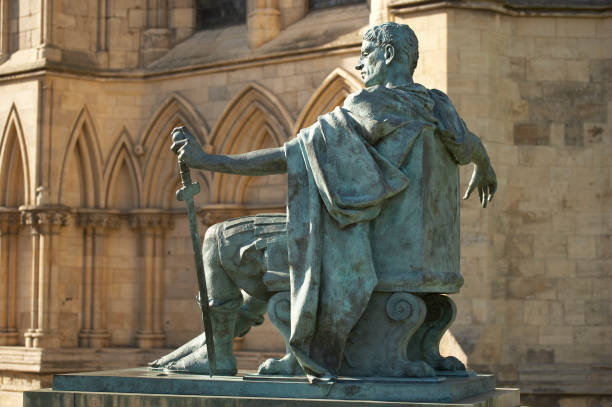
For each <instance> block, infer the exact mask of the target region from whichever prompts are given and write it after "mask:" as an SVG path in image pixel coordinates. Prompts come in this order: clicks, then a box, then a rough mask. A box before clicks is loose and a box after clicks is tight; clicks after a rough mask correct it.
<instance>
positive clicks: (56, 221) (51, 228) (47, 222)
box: [20, 205, 70, 234]
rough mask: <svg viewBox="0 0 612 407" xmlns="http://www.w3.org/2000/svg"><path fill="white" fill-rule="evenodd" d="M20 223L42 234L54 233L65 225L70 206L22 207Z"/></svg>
mask: <svg viewBox="0 0 612 407" xmlns="http://www.w3.org/2000/svg"><path fill="white" fill-rule="evenodd" d="M20 209H21V224H22V225H29V226H32V228H33V229H34V230H35V231H37V232H38V233H42V234H55V233H57V232H58V231H59V229H60V228H62V227H64V226H67V225H68V221H69V215H70V208H68V207H67V206H59V205H58V206H36V207H22V208H20Z"/></svg>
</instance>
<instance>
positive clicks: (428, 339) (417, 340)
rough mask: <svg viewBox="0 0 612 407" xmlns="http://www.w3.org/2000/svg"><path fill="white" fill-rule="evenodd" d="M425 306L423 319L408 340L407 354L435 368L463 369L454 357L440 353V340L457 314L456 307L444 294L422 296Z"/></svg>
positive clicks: (447, 369) (462, 365)
mask: <svg viewBox="0 0 612 407" xmlns="http://www.w3.org/2000/svg"><path fill="white" fill-rule="evenodd" d="M423 300H424V301H425V305H426V306H427V315H426V317H425V321H424V322H423V324H422V325H421V326H420V328H419V329H418V331H417V332H416V333H415V335H414V336H413V337H412V339H411V340H410V343H409V345H408V354H409V355H410V357H411V358H414V359H420V360H423V361H425V362H427V364H429V365H430V366H431V367H433V368H434V369H436V370H441V371H445V370H446V371H449V370H450V371H456V370H465V365H464V364H463V363H462V362H461V361H460V360H459V359H457V358H456V357H454V356H448V357H444V356H442V355H440V340H441V339H442V335H444V332H446V330H447V329H448V328H449V327H450V326H451V324H452V323H453V321H454V320H455V316H456V315H457V307H456V306H455V303H454V302H453V300H451V299H450V297H448V296H446V295H441V294H429V295H426V296H425V297H423Z"/></svg>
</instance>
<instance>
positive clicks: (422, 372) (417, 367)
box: [404, 360, 436, 377]
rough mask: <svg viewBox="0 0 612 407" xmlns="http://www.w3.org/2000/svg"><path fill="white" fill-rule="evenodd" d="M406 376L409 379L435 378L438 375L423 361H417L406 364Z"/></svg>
mask: <svg viewBox="0 0 612 407" xmlns="http://www.w3.org/2000/svg"><path fill="white" fill-rule="evenodd" d="M404 375H405V376H407V377H433V376H435V375H436V371H435V370H434V369H433V368H432V367H431V366H429V365H428V364H427V363H425V362H423V361H422V360H417V361H414V362H409V363H407V364H406V366H405V367H404Z"/></svg>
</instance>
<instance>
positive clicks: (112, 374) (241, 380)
mask: <svg viewBox="0 0 612 407" xmlns="http://www.w3.org/2000/svg"><path fill="white" fill-rule="evenodd" d="M518 394H519V393H518V390H516V389H495V377H494V375H476V374H475V373H473V372H472V373H470V372H467V373H465V372H464V376H463V377H461V376H437V377H433V378H382V377H380V378H377V377H369V378H350V377H341V378H338V380H337V381H335V382H332V383H315V384H309V383H308V382H307V381H306V379H305V378H304V377H275V376H267V377H266V376H255V375H246V374H243V375H238V376H214V377H212V378H211V377H209V376H203V375H189V374H179V373H176V374H173V373H164V372H161V371H152V370H149V369H148V368H136V369H125V370H114V371H104V372H92V373H74V374H62V375H56V376H54V377H53V389H50V390H49V389H47V390H38V391H28V392H25V393H24V407H35V406H49V407H68V406H70V407H76V406H87V405H104V406H124V405H139V406H154V405H165V406H168V407H179V406H181V407H182V406H192V405H199V406H224V405H231V406H233V407H238V406H240V407H242V406H244V407H256V406H257V407H258V406H279V407H280V406H307V405H309V406H310V405H320V406H322V407H323V406H337V405H338V406H339V405H346V400H351V401H353V403H351V406H361V405H363V406H368V407H375V406H378V403H377V402H380V405H381V406H383V405H384V406H388V405H389V403H390V402H391V405H393V404H395V403H394V402H397V403H400V404H401V405H411V406H412V405H414V406H419V405H420V404H419V403H432V404H427V405H428V406H430V407H435V406H458V405H461V406H465V407H467V406H473V407H476V406H495V407H516V406H518V405H519V396H518ZM492 402H493V404H491V403H492ZM407 403H408V404H407Z"/></svg>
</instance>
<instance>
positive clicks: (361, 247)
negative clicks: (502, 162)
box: [151, 23, 497, 380]
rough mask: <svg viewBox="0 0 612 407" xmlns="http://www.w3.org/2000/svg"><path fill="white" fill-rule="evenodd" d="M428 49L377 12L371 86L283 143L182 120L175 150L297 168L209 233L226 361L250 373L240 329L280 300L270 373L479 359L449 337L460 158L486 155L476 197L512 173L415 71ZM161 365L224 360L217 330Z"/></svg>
mask: <svg viewBox="0 0 612 407" xmlns="http://www.w3.org/2000/svg"><path fill="white" fill-rule="evenodd" d="M417 61H418V43H417V38H416V36H415V34H414V32H413V31H412V30H411V29H410V28H409V27H408V26H407V25H401V24H395V23H385V24H382V25H379V26H375V27H372V28H371V29H369V30H368V31H367V32H366V33H365V34H364V35H363V43H362V48H361V56H360V58H359V61H358V63H357V66H356V69H357V70H358V71H360V73H361V76H362V78H363V82H364V84H365V88H364V89H362V90H360V91H357V92H355V93H353V94H351V95H349V96H348V97H347V99H346V101H345V102H344V105H343V106H342V107H338V108H336V109H334V110H333V111H332V112H330V113H328V114H325V115H322V116H320V117H319V118H318V120H317V122H316V123H314V124H313V125H311V126H310V127H307V128H305V129H302V130H301V131H300V132H299V133H298V134H297V135H296V137H295V138H294V139H292V140H291V141H289V142H287V143H286V144H285V145H284V146H282V147H279V148H272V149H265V150H258V151H253V152H250V153H246V154H239V155H231V156H225V155H211V154H206V153H205V152H204V151H203V150H202V148H201V146H200V145H199V144H198V142H197V141H196V139H195V138H194V137H193V136H191V135H190V134H189V133H188V132H187V131H186V129H175V130H174V131H173V133H172V136H173V144H172V151H174V152H175V153H176V154H178V158H179V160H180V161H181V162H183V163H185V164H186V165H188V166H189V167H193V168H199V169H205V170H211V171H218V172H227V173H233V174H244V175H266V174H278V173H287V179H288V186H289V189H288V192H289V195H288V202H287V213H286V214H266V215H257V216H249V217H243V218H237V219H231V220H228V221H225V222H222V223H220V224H217V225H214V226H212V227H211V228H209V229H208V231H207V233H206V236H205V238H204V243H203V248H202V253H203V258H204V269H205V277H206V283H207V285H208V301H209V304H210V310H211V312H210V317H211V322H212V328H213V329H212V330H213V337H214V343H215V347H216V370H215V374H224V375H231V374H235V372H236V361H235V358H234V356H233V353H232V343H233V338H234V337H235V336H240V335H244V334H245V333H246V332H247V331H248V330H249V329H250V327H251V326H253V325H256V324H259V323H261V322H262V321H263V315H264V313H265V312H266V310H267V311H268V314H269V316H270V318H271V320H272V322H273V323H274V324H275V325H276V326H277V327H278V328H279V330H280V331H281V333H282V334H283V337H284V338H285V340H286V344H287V354H286V355H285V357H283V358H282V359H280V360H275V359H271V360H268V361H266V362H265V363H264V364H263V365H262V366H261V367H260V373H261V374H284V375H294V374H302V375H303V374H306V375H308V377H309V378H310V379H313V380H314V379H318V380H326V379H331V378H333V377H335V376H337V375H339V374H342V375H353V376H374V375H377V376H432V375H435V371H436V370H460V369H465V367H464V366H463V364H462V363H461V362H459V360H457V359H456V358H453V357H447V358H444V357H442V356H440V354H439V352H438V345H439V341H440V338H441V336H442V334H443V332H444V331H445V330H446V329H447V328H448V326H449V325H450V324H451V323H452V320H453V319H454V316H455V313H456V310H455V307H454V304H453V302H452V301H451V300H450V298H448V297H447V296H445V295H443V294H445V293H453V292H457V291H458V290H459V288H460V287H461V285H462V283H463V278H462V277H461V274H460V272H459V187H458V166H459V165H465V164H468V163H470V162H472V163H474V165H475V166H474V172H473V175H472V178H471V181H470V183H469V186H468V188H467V191H466V193H465V196H464V199H467V198H468V197H469V196H470V194H471V193H472V192H473V191H474V190H477V191H478V195H479V198H480V202H481V204H482V206H483V207H486V206H487V204H488V202H489V201H491V199H492V198H493V195H494V194H495V190H496V187H497V181H496V176H495V172H494V170H493V168H492V166H491V163H490V161H489V158H488V155H487V153H486V151H485V148H484V146H483V145H482V143H481V142H480V140H479V139H478V137H476V136H475V135H474V134H472V133H471V132H470V131H469V130H468V129H467V127H466V126H465V123H464V122H463V120H461V118H460V117H459V115H458V114H457V112H456V111H455V109H454V107H453V105H452V103H451V102H450V100H449V99H448V97H447V96H446V95H445V94H444V93H443V92H441V91H438V90H435V89H433V90H428V89H426V88H424V87H423V86H421V85H419V84H416V83H414V82H413V80H412V75H413V73H414V69H415V67H416V64H417ZM243 291H244V292H245V293H247V294H244V295H243V293H242V292H243ZM283 307H284V308H283ZM151 366H152V367H155V368H165V369H168V370H170V371H183V372H193V373H210V370H211V369H210V366H209V361H208V356H207V349H206V335H205V334H202V335H200V336H198V337H196V338H194V339H193V340H191V341H190V342H188V343H187V344H185V345H183V346H182V347H180V348H179V349H177V350H176V351H174V352H172V353H170V354H169V355H167V356H164V357H162V358H161V359H159V360H157V361H155V362H153V363H152V364H151Z"/></svg>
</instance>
